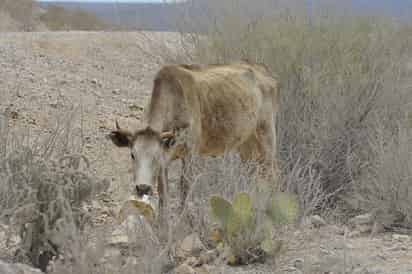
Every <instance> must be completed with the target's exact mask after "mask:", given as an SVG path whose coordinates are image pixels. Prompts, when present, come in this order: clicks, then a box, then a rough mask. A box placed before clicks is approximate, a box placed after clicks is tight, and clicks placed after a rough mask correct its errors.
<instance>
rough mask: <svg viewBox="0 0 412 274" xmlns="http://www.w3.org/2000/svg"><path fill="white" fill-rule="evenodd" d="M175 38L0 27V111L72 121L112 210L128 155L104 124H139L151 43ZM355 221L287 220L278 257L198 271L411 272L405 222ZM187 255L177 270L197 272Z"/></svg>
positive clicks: (32, 132) (14, 123)
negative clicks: (384, 227)
mask: <svg viewBox="0 0 412 274" xmlns="http://www.w3.org/2000/svg"><path fill="white" fill-rule="evenodd" d="M148 37H150V38H148ZM178 42H179V39H178V36H177V35H176V34H173V33H156V34H148V33H133V32H130V33H103V32H102V33H88V32H59V33H52V32H47V33H46V32H45V33H1V34H0V113H8V114H9V115H10V117H11V118H12V120H11V121H10V126H11V127H12V128H13V129H20V130H22V131H21V132H23V133H22V134H28V135H29V136H30V137H31V138H32V139H36V137H37V136H47V135H48V134H50V132H52V131H53V130H54V129H55V128H56V127H57V126H59V125H62V124H63V123H65V121H71V122H72V136H73V140H70V141H69V143H70V142H72V143H73V146H76V144H77V143H76V142H80V143H83V146H82V149H81V151H79V152H81V153H84V154H85V155H86V156H87V157H88V158H89V159H90V161H91V163H92V168H93V171H94V172H95V173H96V174H98V175H99V176H101V177H104V178H107V179H109V180H110V182H111V187H110V190H109V193H108V196H109V197H110V199H109V200H110V202H107V201H106V203H104V202H102V201H96V204H99V205H101V204H104V205H102V206H104V207H105V208H107V207H111V206H113V209H110V208H109V209H108V210H112V211H115V210H117V209H116V207H117V206H118V205H119V203H120V201H122V200H124V199H126V198H127V197H128V196H130V193H131V188H132V186H131V185H130V184H129V182H130V174H129V172H128V170H129V168H130V166H129V164H130V163H129V162H130V161H129V155H128V153H127V151H124V150H119V149H117V148H115V147H114V146H112V145H111V143H110V142H109V141H108V140H107V138H106V134H107V133H108V132H109V131H110V130H111V129H112V128H113V127H114V121H115V119H119V121H120V123H121V124H122V125H124V126H128V127H137V126H139V118H140V117H141V115H142V110H143V107H144V105H145V103H146V102H147V99H148V96H149V95H150V92H151V85H152V79H153V76H154V74H155V73H156V70H157V69H159V67H160V66H161V65H162V64H164V62H165V60H164V59H163V58H161V56H160V55H159V54H158V53H159V52H162V53H165V52H167V51H171V52H173V51H175V50H176V48H177V45H178V44H179V43H178ZM69 114H71V116H70V117H69V116H68V115H69ZM356 230H362V229H356V228H351V227H344V226H341V225H340V226H338V225H335V224H326V223H325V224H324V223H323V222H322V221H321V222H320V224H319V223H317V222H315V223H314V224H311V225H305V226H300V227H298V228H294V230H293V232H291V234H290V236H289V238H288V239H289V241H288V245H287V247H286V249H285V250H284V251H283V252H282V255H281V256H280V257H279V258H278V259H277V261H276V264H273V263H270V262H269V263H266V264H262V265H251V266H248V267H227V266H224V267H223V266H222V267H217V266H213V265H208V266H204V267H203V268H202V270H200V269H197V271H198V273H208V272H209V273H308V274H312V273H383V274H391V273H393V274H401V273H412V238H411V237H409V236H408V235H406V234H407V232H404V233H399V232H398V233H397V234H394V233H381V234H379V233H378V234H374V235H373V236H372V235H371V234H370V233H369V232H368V231H367V230H368V229H366V231H367V232H366V233H364V234H362V233H356ZM354 231H355V232H354ZM187 264H188V266H187V268H186V269H185V267H182V268H181V269H180V271H181V272H180V273H196V272H193V271H195V270H193V268H191V267H190V266H189V265H190V261H189V262H187ZM1 267H2V265H0V270H1V269H2V268H1ZM3 267H5V266H3ZM185 271H186V272H185ZM191 271H192V272H191ZM201 271H202V272H201ZM207 271H208V272H207Z"/></svg>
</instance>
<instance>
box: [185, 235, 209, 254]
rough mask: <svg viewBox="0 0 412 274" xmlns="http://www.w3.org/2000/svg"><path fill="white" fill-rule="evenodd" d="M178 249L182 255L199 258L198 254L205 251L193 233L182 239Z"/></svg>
mask: <svg viewBox="0 0 412 274" xmlns="http://www.w3.org/2000/svg"><path fill="white" fill-rule="evenodd" d="M179 249H180V250H181V251H182V252H183V253H184V255H191V256H199V255H200V252H201V251H202V250H205V247H204V245H203V243H202V241H201V240H200V238H199V236H198V235H197V234H196V233H193V234H190V235H189V236H187V237H186V238H184V239H183V241H182V243H181V244H180V248H179Z"/></svg>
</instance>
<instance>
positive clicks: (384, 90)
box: [185, 0, 412, 219]
mask: <svg viewBox="0 0 412 274" xmlns="http://www.w3.org/2000/svg"><path fill="white" fill-rule="evenodd" d="M203 5H205V6H206V7H203V10H204V11H205V18H212V20H210V21H208V22H207V23H208V24H206V25H204V24H205V22H202V24H203V25H202V27H203V29H204V31H205V33H204V35H203V34H202V36H201V35H196V34H186V36H185V37H190V40H191V42H193V43H194V45H195V49H194V51H193V52H191V58H192V60H194V61H195V62H201V63H227V62H232V61H238V60H241V59H246V60H249V61H251V62H258V63H264V64H265V65H267V66H268V67H269V68H270V69H271V71H272V72H273V74H274V75H276V76H277V78H278V79H279V80H280V83H281V104H280V107H281V109H280V115H279V119H278V121H277V130H278V141H279V146H278V148H279V152H278V157H279V158H280V159H281V161H282V163H283V176H284V178H286V179H283V181H284V182H285V183H286V185H285V188H288V189H292V190H294V191H295V192H297V193H298V194H299V196H300V197H301V207H302V208H303V210H304V211H305V212H307V213H309V212H313V211H314V210H320V209H325V208H329V209H331V208H332V209H333V208H336V207H337V205H339V206H343V207H344V208H351V209H353V208H352V204H353V203H351V204H346V203H343V204H342V203H341V201H342V200H341V198H342V196H344V195H345V196H347V195H346V194H347V193H353V192H355V193H356V197H358V198H359V197H362V199H364V200H368V199H372V198H373V200H374V203H376V204H377V203H380V202H381V201H383V202H384V204H386V206H385V207H388V206H389V204H393V205H391V206H390V207H391V208H394V207H396V208H402V210H397V211H398V213H400V212H402V214H401V215H402V216H403V217H404V218H406V217H407V216H408V215H409V214H407V213H406V210H405V209H406V208H408V207H407V206H406V205H405V203H406V204H410V203H407V202H406V200H405V199H398V200H397V201H398V202H397V201H396V199H395V198H394V197H392V198H389V196H391V195H389V194H388V191H387V190H388V188H392V187H390V185H392V184H393V182H389V181H388V179H389V178H388V172H385V173H383V172H384V170H392V172H391V173H390V174H393V177H392V178H390V179H391V180H395V181H396V182H398V183H397V184H401V185H403V186H404V187H406V186H407V185H408V184H410V178H409V177H408V176H407V172H406V171H407V170H409V169H410V168H409V167H407V166H406V165H402V166H403V167H404V168H403V169H402V171H401V170H399V167H398V166H397V165H396V164H395V163H396V162H397V161H396V162H395V161H389V158H388V157H389V155H388V152H389V151H391V152H390V154H392V155H393V154H394V153H395V151H404V153H403V154H402V157H401V158H402V161H403V163H407V162H408V161H409V160H408V161H407V159H410V157H411V156H410V154H409V153H406V151H408V146H407V145H408V144H409V140H403V139H402V140H403V141H402V142H400V140H396V138H398V137H399V133H398V132H408V131H409V128H410V122H409V121H406V120H405V119H403V120H399V117H400V116H399V113H402V114H404V115H406V116H408V115H409V113H410V111H409V107H408V102H410V101H411V100H412V97H411V96H410V92H408V91H407V89H406V87H405V81H406V80H407V78H406V67H407V63H408V62H409V60H410V58H411V56H412V55H411V52H410V50H409V49H410V43H411V41H410V38H409V37H411V36H410V33H411V28H410V27H409V26H408V25H407V24H403V23H399V22H397V21H395V20H391V19H390V18H384V17H373V16H370V17H368V16H351V15H345V16H343V15H340V14H339V11H338V10H334V9H333V8H331V7H330V6H329V7H327V6H321V5H320V7H321V8H322V9H321V8H319V10H314V11H312V16H308V12H307V10H306V7H305V6H304V5H302V4H299V3H298V1H290V2H288V3H277V4H276V3H274V1H264V0H262V1H254V2H253V8H251V7H250V6H251V3H249V2H248V1H232V0H226V1H208V2H207V4H206V3H203ZM273 5H277V8H275V9H274V8H273ZM196 20H197V19H196V18H191V17H190V10H189V11H188V12H187V18H186V21H187V22H191V23H193V24H196V23H197V21H196ZM205 26H206V27H205ZM205 37H207V38H205ZM405 113H406V114H405ZM377 121H384V123H385V125H384V126H383V127H378V126H377ZM394 125H396V127H395V126H394ZM378 128H380V130H378ZM393 136H398V137H396V138H395V137H393ZM394 138H395V140H396V141H394ZM382 140H384V141H382ZM377 142H378V143H379V142H380V143H381V144H382V147H380V148H379V149H380V150H381V153H378V154H377V152H376V146H375V145H374V144H376V143H377ZM399 146H402V147H399ZM395 148H396V149H397V150H395V151H393V149H395ZM383 152H385V153H383ZM384 155H385V156H384ZM396 155H397V154H396ZM398 156H399V157H400V155H397V157H398ZM376 157H378V159H379V160H377V159H376ZM393 157H395V155H393ZM383 164H384V165H385V167H386V169H383V168H382V165H383ZM371 169H372V170H374V172H375V173H374V177H375V179H374V180H373V181H372V180H370V179H368V178H369V177H370V176H368V175H367V174H370V172H371ZM395 171H396V172H395ZM398 171H399V173H398ZM394 174H396V176H395V175H394ZM291 177H294V179H293V180H292V181H294V182H293V183H291V179H290V178H291ZM376 178H379V180H377V179H376ZM384 178H387V179H384ZM365 184H366V185H368V186H369V187H368V188H369V189H370V188H373V189H374V192H375V195H374V196H373V197H372V196H370V195H369V194H368V195H369V196H367V197H366V196H365V195H366V193H365V192H364V191H360V188H359V187H360V186H362V187H361V188H363V189H364V186H365ZM376 184H377V185H379V186H380V187H378V188H377V187H376ZM397 189H398V191H399V190H403V191H404V189H403V188H397ZM392 192H393V191H392ZM314 196H316V197H317V198H315V197H314ZM379 196H381V197H385V198H379V199H378V197H379ZM392 196H394V195H392ZM395 196H396V195H395ZM401 201H402V202H401ZM361 204H362V205H365V204H364V203H361ZM394 205H396V206H394ZM358 209H359V207H358ZM360 209H361V210H365V211H368V210H370V209H371V206H360ZM343 217H344V219H345V218H346V217H348V216H343Z"/></svg>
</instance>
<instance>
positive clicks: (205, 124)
mask: <svg viewBox="0 0 412 274" xmlns="http://www.w3.org/2000/svg"><path fill="white" fill-rule="evenodd" d="M257 121H258V112H257V108H255V107H253V108H250V109H248V110H245V109H243V110H242V111H241V112H224V113H219V112H218V111H217V112H215V113H214V115H209V116H207V117H204V119H202V127H201V138H200V139H201V141H200V147H199V152H200V154H202V155H206V156H217V155H221V154H223V153H225V152H227V151H231V150H233V149H236V148H238V147H239V146H240V145H241V144H243V143H244V142H245V141H246V140H248V139H249V137H250V136H251V135H252V134H255V133H256V128H257Z"/></svg>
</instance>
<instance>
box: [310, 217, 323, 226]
mask: <svg viewBox="0 0 412 274" xmlns="http://www.w3.org/2000/svg"><path fill="white" fill-rule="evenodd" d="M309 221H310V224H311V225H312V226H313V227H316V228H319V227H322V226H325V225H326V221H325V220H324V219H323V218H322V217H320V216H319V215H313V216H310V217H309Z"/></svg>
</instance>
